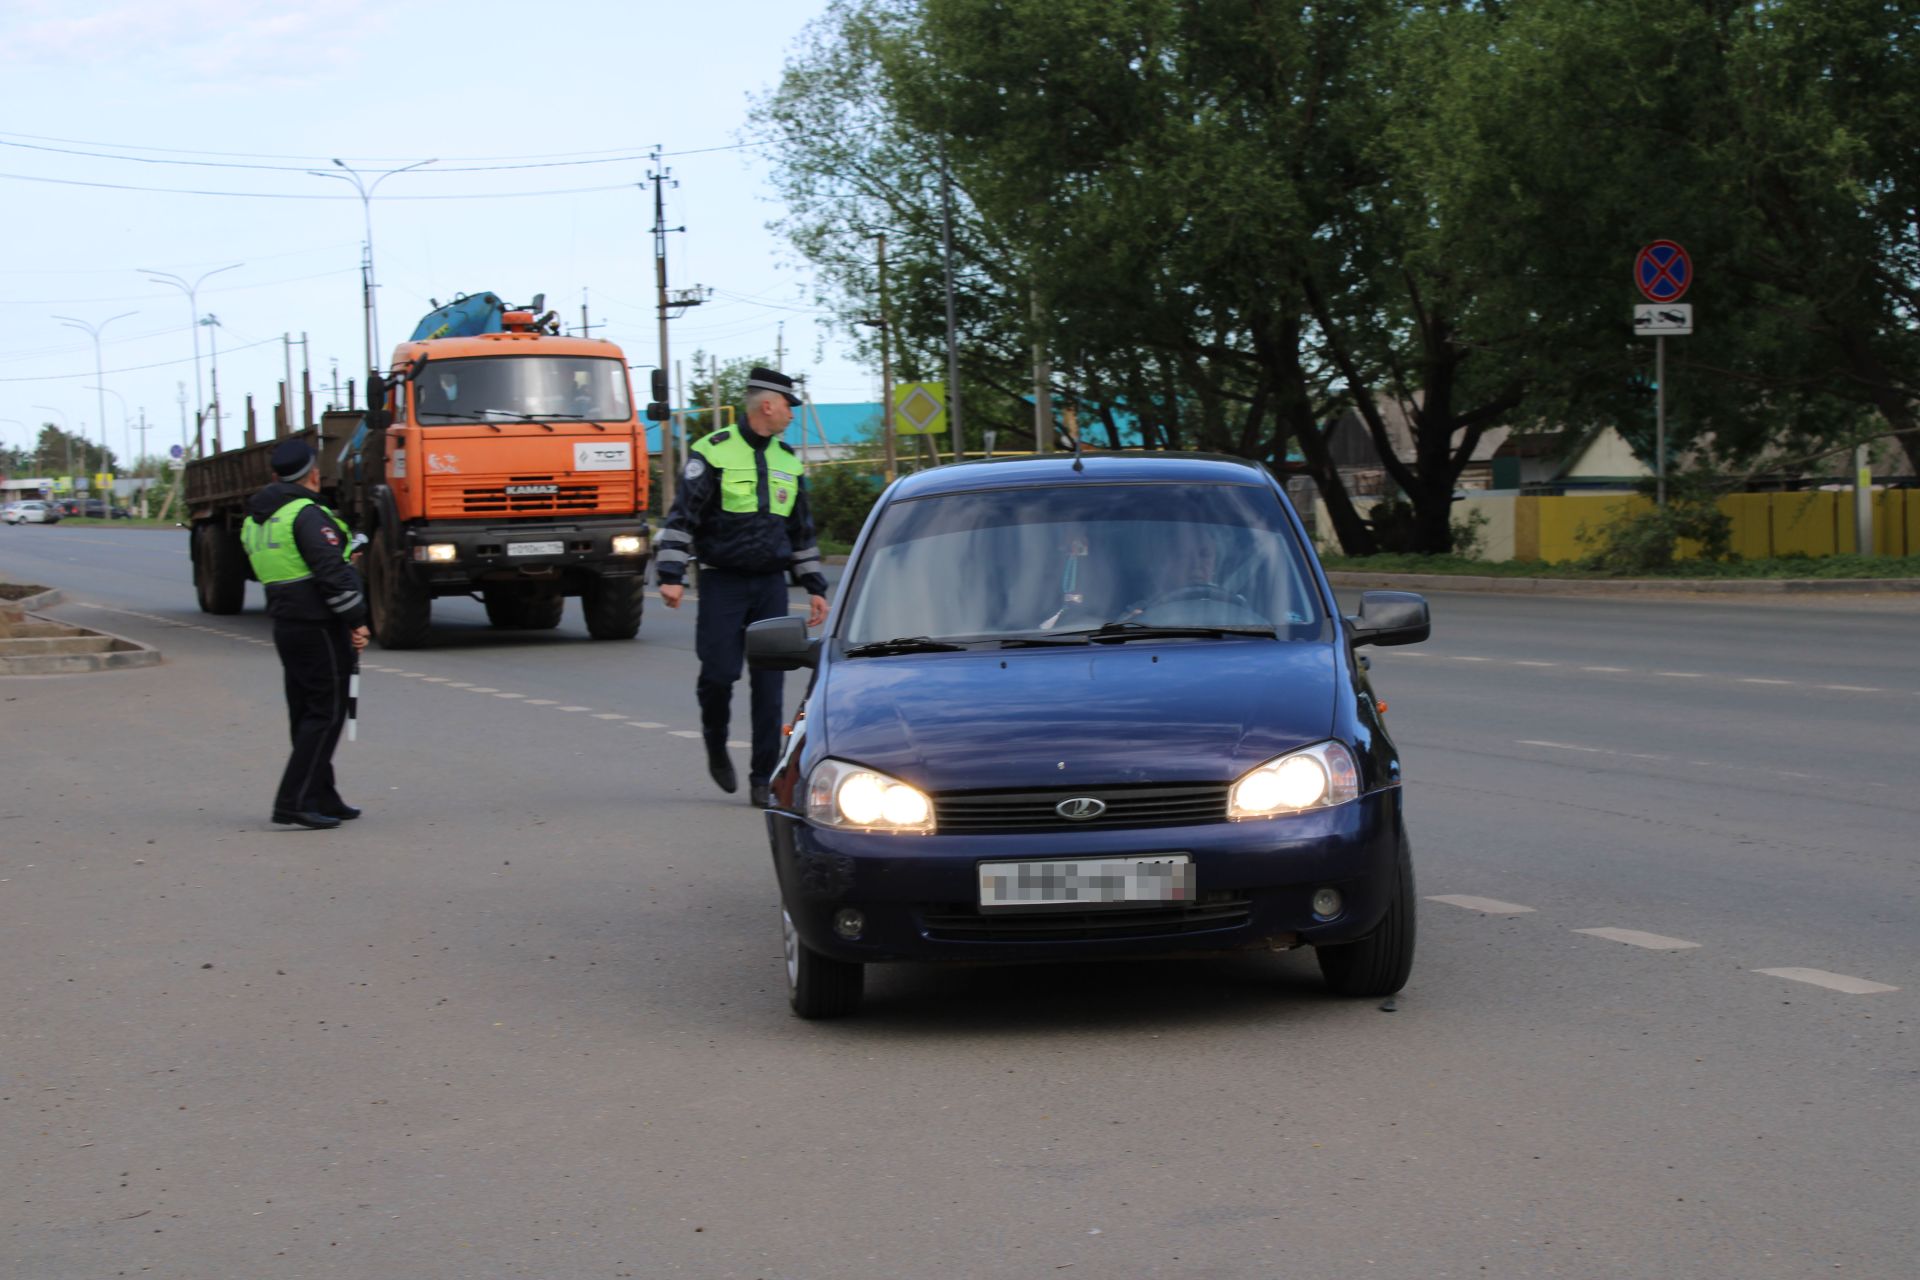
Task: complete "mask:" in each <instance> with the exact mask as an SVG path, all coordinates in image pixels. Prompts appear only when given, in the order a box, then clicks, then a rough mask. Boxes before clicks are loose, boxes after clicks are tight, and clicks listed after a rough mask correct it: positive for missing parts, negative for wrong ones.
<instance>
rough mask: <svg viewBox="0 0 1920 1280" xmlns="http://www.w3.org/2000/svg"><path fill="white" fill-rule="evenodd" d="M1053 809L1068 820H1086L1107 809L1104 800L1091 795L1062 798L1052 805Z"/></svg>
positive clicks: (1097, 815)
mask: <svg viewBox="0 0 1920 1280" xmlns="http://www.w3.org/2000/svg"><path fill="white" fill-rule="evenodd" d="M1053 811H1054V812H1055V813H1057V814H1059V815H1060V816H1061V817H1063V818H1065V819H1066V820H1067V821H1068V822H1088V821H1091V820H1092V819H1094V818H1097V817H1099V816H1100V815H1101V814H1103V813H1105V812H1106V811H1107V803H1106V801H1104V800H1095V799H1094V798H1093V797H1092V796H1075V797H1074V798H1073V799H1071V800H1062V801H1061V802H1060V803H1059V804H1057V805H1055V806H1053Z"/></svg>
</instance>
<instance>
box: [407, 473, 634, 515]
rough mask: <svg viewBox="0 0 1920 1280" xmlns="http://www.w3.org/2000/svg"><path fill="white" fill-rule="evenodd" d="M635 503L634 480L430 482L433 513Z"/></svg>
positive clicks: (573, 509)
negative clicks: (530, 490) (546, 490)
mask: <svg viewBox="0 0 1920 1280" xmlns="http://www.w3.org/2000/svg"><path fill="white" fill-rule="evenodd" d="M548 486H551V488H552V489H553V492H551V493H513V492H509V491H510V490H513V489H520V488H545V487H548ZM632 504H633V482H632V481H631V480H623V481H615V482H609V483H601V482H597V481H592V480H566V481H557V480H555V478H554V477H553V476H499V477H487V478H485V479H480V478H471V479H466V478H463V479H462V481H461V482H460V483H458V484H446V483H443V482H439V481H437V480H436V481H435V482H433V483H430V484H429V487H428V500H427V514H428V515H429V516H442V517H459V516H519V515H543V514H550V513H561V512H568V513H582V512H591V511H600V510H610V511H618V510H626V509H631V507H632Z"/></svg>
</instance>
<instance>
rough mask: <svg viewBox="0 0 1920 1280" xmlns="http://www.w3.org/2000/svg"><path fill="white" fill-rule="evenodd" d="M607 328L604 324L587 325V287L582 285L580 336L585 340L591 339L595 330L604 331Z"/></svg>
mask: <svg viewBox="0 0 1920 1280" xmlns="http://www.w3.org/2000/svg"><path fill="white" fill-rule="evenodd" d="M606 327H607V326H606V325H604V324H588V323H587V287H586V286H585V285H581V286H580V336H581V337H583V338H591V337H592V336H593V331H594V330H595V329H604V328H606Z"/></svg>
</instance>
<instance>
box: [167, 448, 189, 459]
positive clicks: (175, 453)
mask: <svg viewBox="0 0 1920 1280" xmlns="http://www.w3.org/2000/svg"><path fill="white" fill-rule="evenodd" d="M185 454H186V450H185V449H182V448H181V447H180V446H179V445H174V446H173V447H172V448H171V449H169V450H167V456H168V457H170V458H179V457H184V456H185Z"/></svg>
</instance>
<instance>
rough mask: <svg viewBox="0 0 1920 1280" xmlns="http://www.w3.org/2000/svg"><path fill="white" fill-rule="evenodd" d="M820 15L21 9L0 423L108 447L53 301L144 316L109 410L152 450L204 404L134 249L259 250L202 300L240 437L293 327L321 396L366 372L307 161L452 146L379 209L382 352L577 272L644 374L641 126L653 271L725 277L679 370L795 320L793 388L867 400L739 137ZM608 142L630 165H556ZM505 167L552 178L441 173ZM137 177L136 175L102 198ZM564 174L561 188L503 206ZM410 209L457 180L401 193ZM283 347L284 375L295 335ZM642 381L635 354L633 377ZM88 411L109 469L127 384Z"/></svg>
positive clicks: (4, 47)
mask: <svg viewBox="0 0 1920 1280" xmlns="http://www.w3.org/2000/svg"><path fill="white" fill-rule="evenodd" d="M823 7H824V3H823V0H797V2H790V3H776V2H773V0H715V2H713V3H707V4H693V5H689V4H659V3H647V2H642V3H608V2H603V0H576V2H575V3H570V4H565V5H558V4H556V5H544V4H542V5H533V4H526V3H494V2H492V0H483V2H480V3H467V4H462V5H454V6H444V5H442V6H432V5H405V4H392V3H385V4H375V3H366V2H364V0H332V2H331V3H328V4H326V5H317V4H316V5H309V6H303V7H300V8H298V9H295V8H294V7H291V6H288V7H286V8H285V11H281V12H276V11H275V10H276V6H262V5H259V4H257V3H241V2H240V0H146V2H144V3H142V2H134V0H8V2H7V3H6V4H4V5H0V126H3V127H0V175H6V176H0V202H4V203H0V208H4V210H5V216H4V219H0V226H3V227H4V228H5V233H4V238H3V239H0V441H4V442H6V443H9V444H16V445H23V444H27V443H28V442H29V441H30V440H31V439H32V438H33V437H34V436H35V435H37V431H38V425H37V424H38V423H40V422H42V421H56V422H57V421H60V419H61V412H54V413H49V412H47V411H45V410H43V409H40V408H37V407H35V406H38V405H52V406H54V407H55V409H57V410H59V411H62V412H63V413H64V416H65V419H66V421H67V423H68V424H69V425H70V426H71V427H72V428H73V429H75V430H78V429H79V427H80V424H81V423H82V422H85V423H86V424H87V430H88V434H89V436H90V437H92V438H94V439H98V438H99V417H100V415H99V412H98V410H97V408H96V405H97V403H98V397H97V396H96V393H95V392H94V391H93V390H92V389H91V388H92V386H93V385H94V378H93V374H92V371H93V359H94V352H93V344H92V341H91V339H89V338H88V336H87V335H86V333H84V332H81V331H79V330H76V329H71V328H67V327H63V326H62V325H61V324H60V323H59V322H58V321H57V320H55V319H54V317H55V316H56V315H64V316H71V317H75V318H77V319H80V320H84V321H88V322H91V323H98V322H100V321H103V320H106V319H107V318H108V317H110V316H114V315H117V314H119V313H121V312H128V311H133V312H137V314H135V315H132V316H129V317H127V318H125V319H120V320H114V321H113V322H112V323H110V324H108V325H107V326H106V328H105V329H104V330H103V332H102V346H101V359H102V364H103V366H104V367H105V368H106V370H108V373H107V376H106V378H105V385H106V386H107V387H108V388H109V389H110V390H111V391H112V392H118V393H119V395H120V396H121V397H124V402H125V409H124V413H125V414H127V415H130V416H134V417H136V418H137V416H138V414H139V411H140V410H141V408H143V407H144V409H145V410H146V418H147V421H148V422H149V423H152V424H157V429H156V430H154V431H153V432H152V433H150V435H149V436H148V448H149V451H151V452H164V451H165V449H166V448H167V446H169V445H171V444H173V443H176V442H177V441H178V440H179V438H180V420H181V418H180V413H181V411H180V406H179V403H178V395H179V388H180V387H181V385H182V384H184V386H185V389H186V394H187V398H188V401H189V414H190V413H191V401H192V399H193V394H194V370H193V363H192V358H191V357H192V340H193V331H192V329H191V328H190V325H189V318H190V314H191V313H190V310H189V305H188V302H187V299H186V297H185V295H183V294H182V293H180V292H179V291H177V290H175V289H172V288H169V287H166V286H162V285H155V284H151V283H149V282H148V281H147V279H146V278H145V277H144V276H143V275H142V274H141V273H140V271H139V270H138V268H142V267H147V268H156V269H159V270H163V271H170V272H173V273H175V274H178V275H181V276H185V277H187V278H188V279H192V278H194V277H195V276H198V275H199V274H200V273H202V272H205V271H208V270H210V269H212V268H215V267H221V266H225V265H227V264H228V263H236V262H238V263H244V264H245V265H244V266H242V267H241V268H239V269H238V270H234V271H227V272H223V273H222V274H220V275H217V276H214V277H213V278H212V279H210V280H208V281H207V283H206V284H205V285H204V286H203V287H202V289H201V291H200V295H199V310H200V312H201V313H202V314H205V313H208V312H211V313H213V314H215V315H217V316H218V317H219V318H220V321H221V325H222V327H221V328H220V330H219V332H218V334H217V339H216V340H217V342H218V345H219V348H220V355H219V371H220V387H221V395H222V400H223V402H224V407H225V408H226V409H227V411H228V413H229V415H230V417H229V426H228V438H229V440H231V439H232V438H233V434H234V433H235V432H236V431H237V430H238V424H237V422H236V421H235V420H234V418H233V417H232V416H231V415H233V414H235V413H236V411H237V410H238V409H239V408H240V406H241V404H242V399H241V398H242V396H243V395H244V394H245V393H246V392H249V391H251V392H253V393H254V396H255V400H256V403H258V404H259V405H260V406H261V408H262V412H263V415H264V414H265V413H266V412H267V409H266V406H268V405H270V404H271V402H272V399H273V389H274V386H275V383H276V382H277V381H278V379H279V378H280V376H281V369H282V363H283V361H282V351H281V344H280V341H279V339H280V335H281V334H282V333H285V332H289V331H290V332H292V333H293V334H294V336H295V337H296V339H297V338H298V336H299V334H300V333H301V332H302V331H305V332H306V333H307V334H308V335H309V337H310V339H311V352H312V368H313V371H314V376H315V381H316V383H324V382H326V381H327V380H328V379H329V377H330V376H331V374H330V370H331V368H332V364H333V362H334V361H335V360H337V361H338V364H339V370H340V377H341V379H342V380H343V381H344V380H345V379H346V378H349V377H353V378H356V379H357V378H359V377H361V376H362V374H363V372H364V371H363V369H362V367H361V366H362V365H363V363H364V362H363V359H362V345H363V344H362V337H361V311H360V278H359V266H358V264H359V260H360V243H361V240H362V226H363V223H362V216H361V215H362V206H361V203H360V199H359V197H358V196H357V195H356V194H355V193H354V191H353V188H352V187H351V186H350V185H349V184H348V183H346V182H342V181H336V180H328V179H323V178H317V177H311V176H308V175H307V173H306V170H307V169H308V168H318V169H331V168H332V165H331V164H330V159H331V158H332V157H339V158H341V159H343V160H345V161H346V162H347V163H348V164H350V165H353V166H355V167H356V168H361V169H363V170H364V171H367V172H368V173H369V175H371V174H373V173H377V172H379V171H380V170H383V169H388V168H393V167H396V166H398V165H402V164H406V163H408V162H410V161H413V160H422V159H428V158H437V159H438V161H439V163H437V164H434V165H430V166H428V167H427V168H425V169H423V170H420V171H418V172H410V173H403V174H399V175H397V176H395V177H393V178H390V179H388V180H386V181H385V182H383V183H382V185H381V186H380V188H379V190H378V192H377V193H376V195H375V196H374V200H373V204H372V217H373V241H374V250H375V259H376V267H377V272H378V276H379V281H380V286H381V288H380V291H379V294H380V296H379V324H380V338H381V344H382V346H383V347H386V348H387V349H388V350H391V347H392V345H393V343H394V342H395V341H397V340H399V339H402V338H405V337H406V336H407V334H408V333H409V332H410V331H411V330H412V327H413V324H414V322H415V320H417V319H418V317H419V316H420V315H421V314H422V313H424V312H425V311H426V310H427V309H428V300H429V299H430V298H439V299H441V300H442V301H445V300H446V299H448V298H450V297H451V296H452V295H454V294H455V293H458V292H468V293H472V292H478V291H480V290H483V289H490V290H493V291H495V292H498V293H500V294H502V295H503V296H505V297H506V298H507V299H508V300H509V301H519V302H524V301H526V300H528V299H530V297H531V296H532V295H533V294H534V293H536V292H544V293H545V294H546V295H547V303H548V305H549V306H552V307H556V308H557V309H558V310H559V311H560V312H561V314H562V316H563V317H564V318H565V320H566V321H567V323H568V324H570V325H571V324H577V323H578V320H579V312H580V302H581V290H582V289H583V288H585V289H587V290H588V291H589V305H590V308H591V311H592V316H593V320H594V322H595V323H596V324H598V323H600V322H603V321H604V322H606V324H607V328H605V329H601V330H596V332H595V336H598V337H609V338H612V339H613V340H614V341H616V342H619V343H621V344H622V345H623V346H624V347H625V348H626V350H627V354H628V359H629V361H631V362H633V363H636V364H651V363H652V362H653V361H654V359H655V357H656V355H657V344H656V338H655V325H654V310H653V298H654V276H653V243H652V235H651V230H650V229H651V226H652V222H653V205H652V197H651V195H650V193H648V192H645V191H642V190H641V189H640V188H639V187H638V186H636V185H635V184H638V183H640V182H642V181H643V180H644V178H645V176H646V174H647V172H648V170H649V168H650V166H649V164H648V162H647V161H646V160H645V159H644V153H645V152H646V151H648V150H649V149H650V148H651V147H652V146H653V145H654V144H656V143H657V144H659V145H661V146H662V147H664V149H665V150H666V151H667V152H668V153H669V159H668V164H670V165H671V166H672V168H673V170H674V176H675V177H676V178H677V179H679V181H680V183H681V185H680V186H679V187H678V188H677V189H675V190H672V191H670V192H669V194H668V223H669V225H673V226H679V225H685V226H686V228H687V231H686V233H685V234H680V235H674V236H671V237H669V242H670V248H669V257H668V274H669V283H670V284H671V285H673V286H684V285H692V284H704V285H710V286H713V287H714V288H715V289H716V290H717V291H718V292H717V293H716V294H715V296H714V299H713V300H712V301H711V302H709V303H708V304H707V305H705V306H702V307H699V308H696V309H694V310H692V311H689V312H687V313H686V315H685V318H684V319H681V320H679V321H676V322H675V323H674V326H673V350H674V355H675V357H676V358H683V357H686V356H690V355H691V354H692V353H693V352H694V351H695V350H696V349H705V350H707V351H709V352H717V353H718V354H719V355H720V356H721V358H722V359H733V358H738V357H742V356H749V355H760V354H769V355H770V354H771V353H772V352H773V350H774V345H775V340H776V331H777V327H778V326H779V324H780V323H781V322H782V321H784V322H785V339H786V351H787V357H786V365H787V368H788V371H789V372H804V373H807V374H808V375H810V377H811V380H812V385H813V388H814V395H815V397H816V399H818V400H821V401H827V402H832V401H850V400H872V399H877V398H878V393H877V383H878V378H877V376H874V375H873V374H871V373H870V372H869V371H867V370H865V369H864V368H861V367H858V366H856V365H854V364H851V363H850V362H849V361H848V360H847V359H846V358H845V357H844V356H843V354H842V349H841V347H840V345H839V344H838V343H837V342H835V341H834V340H832V339H831V338H830V337H829V336H828V335H827V334H826V332H825V330H824V329H822V328H820V327H819V326H818V324H817V317H818V314H819V313H818V312H817V311H816V309H814V308H813V306H812V305H811V301H810V294H809V288H808V280H809V277H808V273H807V272H806V270H805V268H804V264H802V263H801V262H800V261H799V259H798V257H797V255H795V254H794V253H793V251H792V250H791V249H790V248H789V247H787V246H786V245H785V244H784V242H782V241H780V240H779V239H777V238H776V237H775V236H774V235H773V234H772V233H770V232H768V231H767V230H766V224H767V223H768V222H769V221H771V220H772V219H774V218H776V217H778V216H779V213H780V209H779V206H778V205H777V203H776V202H775V201H774V197H773V193H772V192H771V190H770V188H769V187H768V186H767V184H766V183H765V181H764V180H763V178H762V177H761V173H762V168H763V165H762V162H761V160H760V157H761V155H762V153H761V152H760V151H758V150H757V149H755V148H752V147H747V148H740V147H739V146H738V144H740V143H742V142H746V141H750V140H751V137H750V135H749V134H748V133H747V132H746V130H747V125H746V113H747V109H748V99H749V96H750V95H753V94H758V93H762V92H765V91H766V90H767V89H769V88H770V87H771V86H772V85H773V84H774V83H775V82H776V81H777V80H778V77H779V74H780V70H781V67H782V64H783V62H784V59H785V55H786V53H787V51H788V49H789V47H790V46H791V45H792V43H793V42H794V40H795V38H796V37H797V36H798V34H799V33H800V31H801V29H802V28H803V27H804V26H805V25H806V23H807V22H809V21H810V20H812V19H813V18H814V17H815V16H817V14H818V13H819V11H820V10H821V9H822V8H823ZM54 148H58V149H59V150H56V149H54ZM714 148H731V149H726V150H713V149H714ZM75 151H84V152H101V153H112V154H113V155H116V156H121V157H137V159H111V158H101V157H95V156H83V155H75V154H69V153H70V152H75ZM608 156H627V157H641V158H634V159H624V160H620V161H619V162H617V163H592V164H559V163H556V162H558V161H561V160H597V159H600V158H602V157H608ZM160 161H166V162H169V163H155V162H160ZM180 161H197V162H200V163H194V164H184V163H178V162H180ZM502 163H524V164H543V165H547V166H550V167H542V168H521V169H497V170H494V171H491V172H466V173H460V172H452V170H455V169H458V168H460V167H463V166H471V165H495V164H502ZM217 166H279V167H277V168H250V167H217ZM29 179H38V180H29ZM47 179H59V180H61V181H59V182H54V181H46V180H47ZM81 183H94V184H108V185H96V186H86V185H74V184H81ZM127 187H132V188H143V189H141V190H124V189H118V188H127ZM153 188H172V189H175V190H177V191H184V190H199V191H211V192H227V193H239V192H253V193H261V194H262V195H271V196H273V197H284V196H297V197H305V198H299V199H287V198H258V197H249V196H245V195H233V194H229V195H211V196H203V195H186V194H172V193H167V192H163V191H160V190H153ZM577 188H605V189H596V190H587V191H577V190H572V189H577ZM562 190H569V191H572V193H571V194H547V195H525V194H515V193H528V192H554V191H562ZM422 196H469V197H473V198H471V199H413V198H408V197H422ZM483 197H491V198H483ZM201 334H202V338H203V342H202V373H203V376H206V375H210V373H211V367H212V362H211V360H210V359H209V358H208V349H209V348H208V343H207V342H206V341H205V340H204V339H205V338H207V336H208V334H209V331H208V330H207V329H205V328H202V330H201ZM294 360H295V378H296V379H297V378H298V377H299V351H298V349H297V348H296V350H295V353H294ZM382 360H383V362H384V356H383V357H382ZM142 366H150V367H142ZM154 366H157V367H154ZM645 376H646V375H645V372H644V371H636V374H635V379H636V383H637V384H639V385H640V386H641V387H642V388H644V382H642V381H641V380H642V379H644V377H645ZM105 399H106V418H107V423H108V428H109V431H108V443H109V445H110V446H111V447H112V448H113V449H114V450H115V452H116V453H119V454H121V455H122V456H123V457H124V456H126V452H127V447H128V446H127V441H126V437H125V436H124V435H123V433H122V421H123V408H122V402H121V400H119V399H116V397H115V396H114V395H112V394H108V395H107V396H106V397H105ZM4 419H15V420H17V421H12V422H10V421H4ZM21 424H25V425H21ZM134 444H135V445H137V444H138V441H137V439H136V440H135V441H134Z"/></svg>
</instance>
